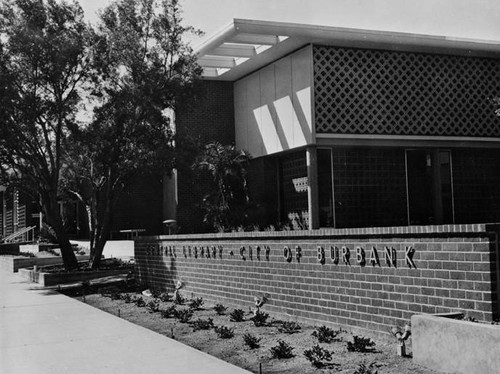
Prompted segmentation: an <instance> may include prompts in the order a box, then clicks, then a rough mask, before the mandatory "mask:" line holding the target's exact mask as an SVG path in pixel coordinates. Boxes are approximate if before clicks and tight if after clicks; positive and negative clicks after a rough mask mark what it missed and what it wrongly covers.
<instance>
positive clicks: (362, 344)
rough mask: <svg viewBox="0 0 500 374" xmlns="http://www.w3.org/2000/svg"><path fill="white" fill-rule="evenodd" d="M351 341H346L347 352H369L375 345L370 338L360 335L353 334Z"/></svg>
mask: <svg viewBox="0 0 500 374" xmlns="http://www.w3.org/2000/svg"><path fill="white" fill-rule="evenodd" d="M353 338H354V341H353V342H347V350H348V351H349V352H371V351H373V349H374V348H373V347H374V346H375V342H374V341H373V340H371V339H370V338H365V337H362V336H357V335H354V336H353Z"/></svg>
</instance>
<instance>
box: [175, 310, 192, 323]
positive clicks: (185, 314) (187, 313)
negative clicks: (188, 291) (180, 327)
mask: <svg viewBox="0 0 500 374" xmlns="http://www.w3.org/2000/svg"><path fill="white" fill-rule="evenodd" d="M192 316H193V311H192V310H191V309H183V310H178V311H177V312H176V314H175V317H176V318H177V319H178V320H179V322H180V323H188V322H189V320H190V319H191V317H192Z"/></svg>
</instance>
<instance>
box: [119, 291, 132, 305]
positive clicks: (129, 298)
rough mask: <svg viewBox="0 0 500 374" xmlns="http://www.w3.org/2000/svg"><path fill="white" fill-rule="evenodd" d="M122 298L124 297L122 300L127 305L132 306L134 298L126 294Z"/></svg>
mask: <svg viewBox="0 0 500 374" xmlns="http://www.w3.org/2000/svg"><path fill="white" fill-rule="evenodd" d="M121 297H122V300H123V301H125V303H127V304H130V303H131V302H133V299H132V296H130V294H128V293H124V294H123V295H122V296H121Z"/></svg>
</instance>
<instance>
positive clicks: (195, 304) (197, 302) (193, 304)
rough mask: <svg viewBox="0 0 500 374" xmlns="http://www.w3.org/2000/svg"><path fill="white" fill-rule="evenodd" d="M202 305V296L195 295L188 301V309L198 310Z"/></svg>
mask: <svg viewBox="0 0 500 374" xmlns="http://www.w3.org/2000/svg"><path fill="white" fill-rule="evenodd" d="M202 305H203V298H202V297H197V298H196V299H193V300H191V301H190V302H189V309H192V310H199V309H201V306H202Z"/></svg>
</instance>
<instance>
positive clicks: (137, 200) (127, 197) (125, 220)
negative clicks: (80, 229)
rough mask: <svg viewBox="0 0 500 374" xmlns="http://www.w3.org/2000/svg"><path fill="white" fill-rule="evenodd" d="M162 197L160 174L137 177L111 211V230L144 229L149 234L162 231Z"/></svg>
mask: <svg viewBox="0 0 500 374" xmlns="http://www.w3.org/2000/svg"><path fill="white" fill-rule="evenodd" d="M162 199H163V190H162V177H161V175H144V176H142V177H141V178H137V180H136V181H135V182H134V183H133V184H132V185H131V186H130V187H129V188H128V189H127V191H125V192H124V193H123V195H122V196H121V198H120V200H119V202H118V204H117V206H116V208H115V209H114V211H113V218H112V230H113V231H118V230H125V229H145V230H146V232H147V233H148V234H150V235H153V234H160V233H162V222H163V219H162V218H163V202H162ZM114 238H116V235H115V236H114Z"/></svg>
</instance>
